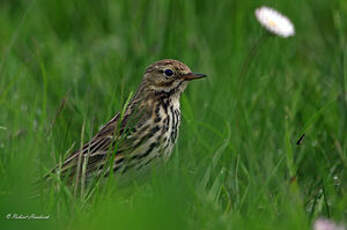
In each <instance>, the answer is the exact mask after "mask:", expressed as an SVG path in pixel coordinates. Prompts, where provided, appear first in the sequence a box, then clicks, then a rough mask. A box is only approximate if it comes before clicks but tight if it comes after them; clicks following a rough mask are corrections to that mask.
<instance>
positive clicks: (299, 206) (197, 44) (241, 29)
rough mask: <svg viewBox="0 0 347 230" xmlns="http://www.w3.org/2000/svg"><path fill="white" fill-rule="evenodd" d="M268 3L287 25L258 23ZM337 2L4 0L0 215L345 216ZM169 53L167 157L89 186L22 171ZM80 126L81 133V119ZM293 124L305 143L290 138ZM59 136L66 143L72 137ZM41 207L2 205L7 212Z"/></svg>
mask: <svg viewBox="0 0 347 230" xmlns="http://www.w3.org/2000/svg"><path fill="white" fill-rule="evenodd" d="M261 5H267V6H270V7H274V8H276V9H277V10H279V11H281V12H282V13H284V14H285V15H287V16H288V17H289V18H290V19H291V20H292V21H293V23H294V24H295V28H296V35H295V36H294V37H291V38H289V39H283V38H280V37H276V36H271V37H269V38H268V39H267V40H266V41H265V42H263V43H262V44H261V45H260V46H259V47H258V49H257V52H256V53H255V55H252V59H251V62H250V63H249V65H248V66H246V72H245V74H244V75H241V67H242V65H243V63H244V62H245V60H246V57H247V55H248V53H249V52H250V50H251V49H252V47H253V46H254V44H256V42H257V40H258V39H259V38H260V37H261V36H262V34H263V33H264V29H263V28H262V27H261V26H260V25H259V23H258V22H257V21H256V19H255V17H254V10H255V8H257V7H259V6H261ZM346 36H347V1H344V0H306V1H302V0H286V1H284V0H283V1H275V0H269V1H261V0H259V1H255V0H244V1H236V0H234V1H232V0H229V1H228V0H219V1H211V0H189V1H188V0H157V1H150V0H133V1H128V0H114V1H111V0H99V1H71V0H50V1H47V0H1V1H0V58H1V59H0V229H13V228H17V229H18V228H21V229H29V228H32V229H38V228H42V229H48V228H52V229H54V228H56V229H96V228H113V229H311V226H312V222H313V221H314V220H315V219H316V218H318V217H321V216H323V217H327V218H331V219H333V220H336V221H342V222H343V221H346V219H347V212H346V210H347V197H346V181H347V180H346V178H347V177H346V166H347V155H346V150H347V137H346V133H347V94H346V90H347V60H346V54H347V53H346V51H347V46H346ZM164 58H172V59H178V60H181V61H183V62H185V63H186V64H187V65H188V66H190V67H191V69H192V70H193V71H196V72H202V73H206V74H208V75H209V77H208V78H207V79H204V80H201V81H196V82H192V83H191V84H190V85H189V87H188V89H187V90H186V92H185V93H184V95H183V97H182V98H181V102H182V110H183V111H182V113H183V120H182V124H181V129H180V137H179V140H178V143H177V145H176V147H175V149H174V153H173V155H172V158H171V160H170V161H169V163H168V164H167V165H166V166H165V167H164V168H162V169H158V170H155V171H153V173H152V175H150V176H149V177H148V178H146V179H143V180H138V181H134V183H132V184H131V185H129V186H127V187H125V188H124V187H122V188H120V187H118V186H117V185H116V184H115V183H114V181H110V182H109V183H107V184H105V185H103V186H100V187H98V188H97V189H96V190H94V192H93V193H92V194H91V195H88V194H81V195H80V194H78V195H73V193H70V192H69V191H66V190H65V189H68V188H69V187H65V186H63V185H62V187H63V189H62V188H56V187H55V186H53V185H46V186H48V187H49V188H48V192H47V191H46V190H47V189H46V190H43V191H44V192H41V194H40V196H39V197H36V198H29V197H30V196H31V195H30V194H33V192H34V191H33V190H34V188H32V182H33V181H34V180H35V179H37V178H39V177H40V176H42V175H43V174H44V173H45V172H47V170H48V169H49V168H52V167H53V166H54V165H55V164H56V162H57V161H59V159H60V160H61V159H62V158H63V157H64V155H66V153H68V152H69V149H70V148H74V149H75V148H76V146H79V145H80V141H81V136H83V135H84V137H85V138H89V137H91V136H93V134H95V132H96V131H97V130H98V129H99V128H100V126H102V125H103V124H105V122H106V121H108V119H110V118H111V117H112V116H113V115H114V114H115V113H116V112H117V111H119V110H121V109H122V106H123V104H124V103H125V101H126V99H127V97H128V95H129V94H130V93H131V92H134V91H135V90H136V87H137V86H138V84H139V83H140V81H141V77H142V74H143V72H144V69H145V67H146V66H148V65H149V64H151V63H152V62H154V61H157V60H160V59H164ZM83 126H84V127H85V128H84V132H83V135H81V134H82V131H81V130H82V127H83ZM303 134H305V138H304V139H303V141H302V143H301V145H297V144H296V142H297V140H298V139H299V138H300V136H302V135H303ZM70 151H71V150H70ZM32 213H34V214H36V215H43V216H47V215H49V216H50V218H49V219H48V220H13V219H9V220H8V219H6V215H8V214H23V215H30V214H32Z"/></svg>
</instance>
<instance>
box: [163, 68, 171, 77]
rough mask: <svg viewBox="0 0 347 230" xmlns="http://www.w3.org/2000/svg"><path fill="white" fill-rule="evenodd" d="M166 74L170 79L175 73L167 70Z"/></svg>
mask: <svg viewBox="0 0 347 230" xmlns="http://www.w3.org/2000/svg"><path fill="white" fill-rule="evenodd" d="M164 74H165V75H166V76H168V77H170V76H172V75H173V71H172V70H171V69H166V70H165V71H164Z"/></svg>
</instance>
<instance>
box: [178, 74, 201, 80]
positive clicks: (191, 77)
mask: <svg viewBox="0 0 347 230" xmlns="http://www.w3.org/2000/svg"><path fill="white" fill-rule="evenodd" d="M204 77H207V75H206V74H202V73H187V74H184V75H183V76H182V79H183V80H185V81H191V80H195V79H200V78H204Z"/></svg>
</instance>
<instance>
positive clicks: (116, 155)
mask: <svg viewBox="0 0 347 230" xmlns="http://www.w3.org/2000/svg"><path fill="white" fill-rule="evenodd" d="M203 77H206V75H204V74H198V73H192V72H191V70H190V69H189V67H188V66H186V65H185V64H183V63H182V62H179V61H176V60H170V59H167V60H161V61H158V62H155V63H154V64H152V65H150V66H149V67H148V68H147V69H146V71H145V73H144V76H143V79H142V82H141V84H140V86H139V87H138V89H137V91H136V93H135V95H134V96H133V97H132V99H131V100H130V102H129V103H128V105H127V107H126V109H125V112H124V114H122V115H121V114H120V113H117V114H116V115H115V116H114V117H113V118H112V119H111V120H110V121H109V122H108V123H107V124H106V125H105V126H104V127H103V128H101V130H100V131H99V132H98V133H97V134H96V135H95V136H94V137H93V138H92V139H91V140H90V141H89V142H88V143H86V144H84V145H83V147H82V148H81V149H79V150H77V151H76V152H74V153H72V154H71V155H70V156H69V157H68V158H67V159H66V160H65V161H64V162H63V164H62V166H61V167H57V168H56V169H55V170H53V172H57V171H58V170H59V171H60V173H61V175H62V176H63V177H67V176H68V177H71V176H76V175H77V177H79V176H80V175H82V174H83V175H85V176H86V177H88V176H90V175H92V174H93V173H95V174H97V175H100V174H101V173H102V172H103V174H102V175H109V174H110V173H111V171H113V173H114V174H115V175H117V174H127V172H128V171H129V169H131V170H135V171H139V170H141V169H144V168H148V167H149V166H150V165H151V164H153V163H154V162H156V161H160V160H164V161H165V160H167V159H168V158H169V157H170V155H171V152H172V148H173V146H174V145H175V143H176V139H177V136H178V128H179V125H180V120H181V110H180V96H181V94H182V92H183V91H184V90H185V88H186V87H187V84H188V82H189V81H191V80H194V79H200V78H203ZM110 159H111V160H110ZM107 162H110V164H108V163H107ZM83 166H84V167H83Z"/></svg>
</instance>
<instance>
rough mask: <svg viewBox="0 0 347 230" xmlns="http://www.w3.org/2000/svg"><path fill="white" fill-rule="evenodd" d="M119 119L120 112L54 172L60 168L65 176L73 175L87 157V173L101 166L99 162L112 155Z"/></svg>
mask: <svg viewBox="0 0 347 230" xmlns="http://www.w3.org/2000/svg"><path fill="white" fill-rule="evenodd" d="M119 121H120V113H117V114H116V115H115V116H114V117H113V118H112V119H111V120H110V121H109V122H108V123H107V124H106V125H105V126H103V127H102V128H101V130H100V131H99V132H98V133H97V134H96V135H95V136H94V137H93V138H92V139H91V140H90V141H89V142H87V143H86V144H84V145H83V146H82V148H80V149H79V150H77V151H75V152H73V153H72V154H70V156H69V157H68V158H67V159H66V160H65V161H64V162H63V164H62V165H61V166H60V167H56V168H55V169H53V171H52V173H54V172H57V171H58V170H59V171H60V173H61V175H62V176H63V177H65V176H67V175H70V176H73V175H74V174H75V173H76V172H77V166H78V164H79V163H80V166H79V170H81V169H82V164H83V163H82V162H83V161H84V160H85V159H88V162H87V167H86V172H87V173H88V172H90V171H93V169H96V168H97V167H100V166H99V165H100V164H99V163H100V162H103V161H105V159H106V158H107V156H108V155H110V154H109V153H110V152H111V151H110V147H111V146H112V145H114V143H115V142H116V139H117V133H118V132H117V130H118V128H119V127H118V126H119ZM79 158H80V162H79Z"/></svg>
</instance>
